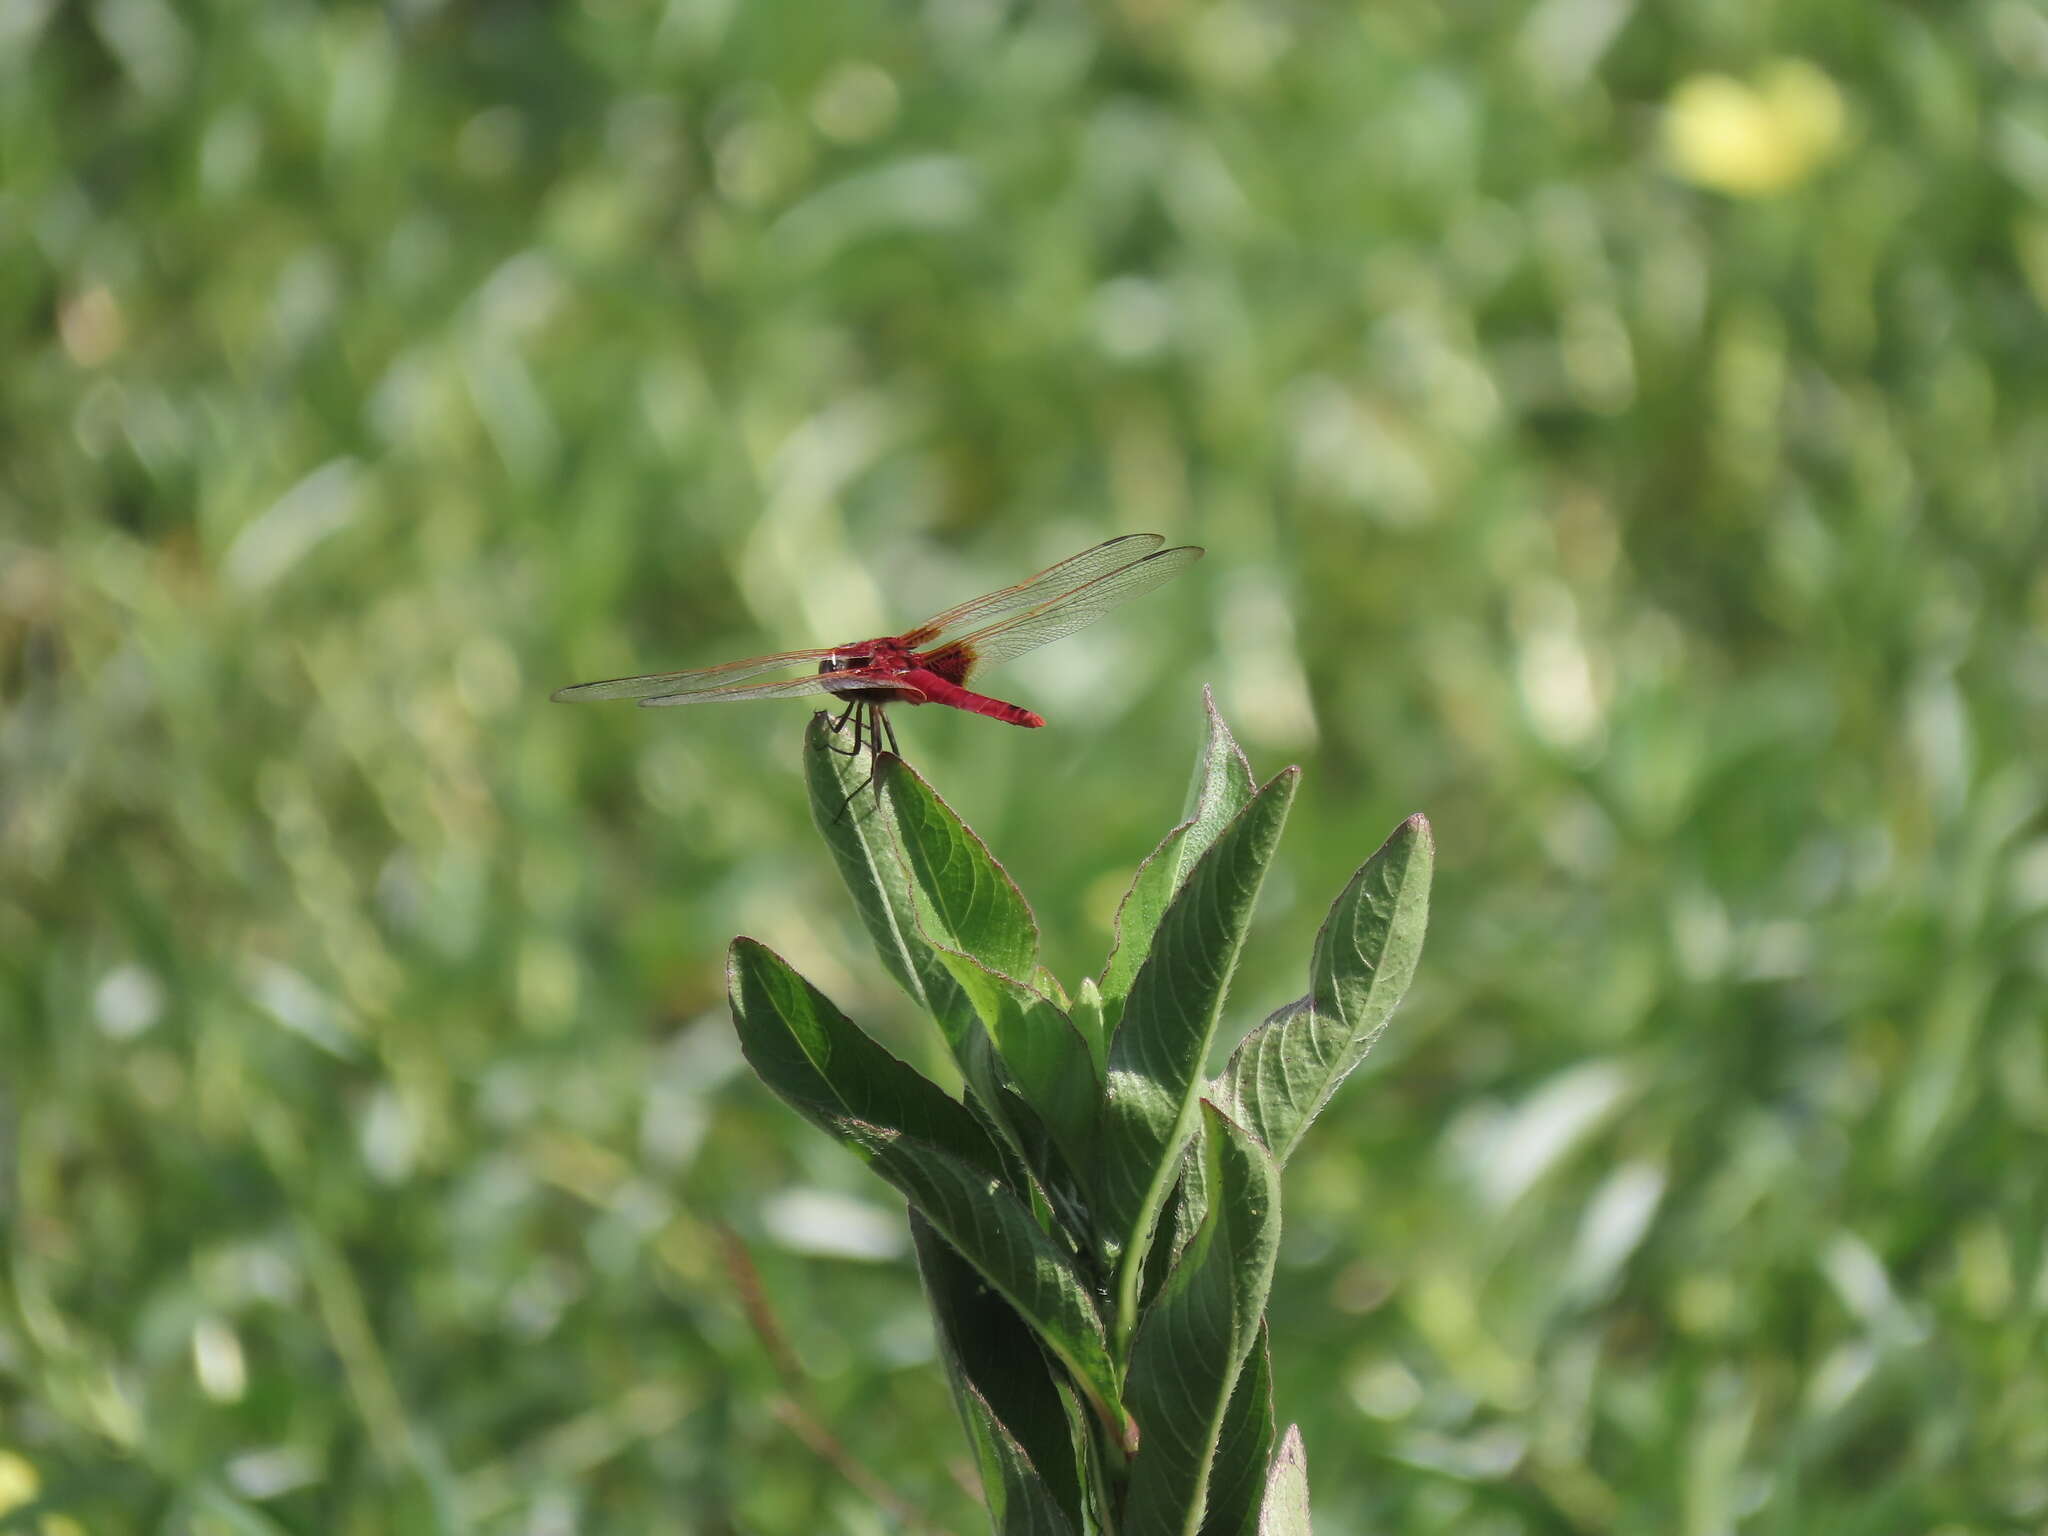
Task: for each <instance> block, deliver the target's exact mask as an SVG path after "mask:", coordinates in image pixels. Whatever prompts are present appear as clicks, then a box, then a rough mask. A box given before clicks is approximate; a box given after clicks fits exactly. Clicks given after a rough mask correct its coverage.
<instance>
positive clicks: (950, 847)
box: [876, 755, 1038, 981]
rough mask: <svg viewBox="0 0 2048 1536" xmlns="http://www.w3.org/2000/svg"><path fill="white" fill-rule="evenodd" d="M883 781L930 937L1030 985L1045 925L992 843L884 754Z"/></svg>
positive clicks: (886, 807)
mask: <svg viewBox="0 0 2048 1536" xmlns="http://www.w3.org/2000/svg"><path fill="white" fill-rule="evenodd" d="M876 781H877V783H878V784H879V785H880V788H881V813H882V815H883V816H884V817H885V818H886V819H887V820H888V821H889V823H890V828H891V830H892V831H893V833H894V834H895V836H896V840H897V842H898V843H899V844H900V845H901V846H902V848H903V852H904V854H905V856H906V857H907V858H908V860H909V864H910V873H911V881H912V889H913V891H914V892H915V894H916V896H917V898H918V904H917V918H918V926H919V928H920V929H921V930H922V931H923V933H924V935H925V937H927V938H928V939H930V940H931V941H932V942H933V943H934V944H939V945H943V946H944V947H945V948H947V949H954V950H958V951H959V952H960V953H961V954H964V955H972V956H973V957H974V958H975V959H976V960H977V961H979V962H980V963H981V964H982V965H984V966H986V967H987V968H988V969H990V970H992V971H994V972H996V973H997V974H998V975H1000V976H1007V977H1009V978H1011V979H1012V980H1013V981H1028V980H1029V979H1030V977H1031V974H1032V971H1033V969H1034V968H1035V967H1036V965H1037V963H1038V920H1037V919H1036V918H1034V917H1033V916H1032V915H1031V907H1030V904H1029V903H1027V902H1026V901H1025V900H1024V893H1023V892H1022V891H1020V890H1018V889H1017V885H1016V882H1015V881H1013V880H1012V879H1011V878H1010V876H1009V872H1008V871H1007V870H1005V869H1004V868H1003V866H1002V865H1000V864H998V863H997V862H996V859H995V855H994V854H992V853H990V852H989V851H988V844H986V843H984V842H983V841H982V840H981V839H980V838H979V837H976V836H975V835H974V833H973V832H971V831H969V830H968V828H967V824H966V823H965V822H963V821H962V820H961V819H960V818H959V817H958V816H957V815H955V814H954V811H953V808H952V807H951V806H949V805H947V804H946V802H945V801H943V800H941V799H940V798H939V796H938V793H937V791H935V790H934V789H933V788H932V787H931V785H929V784H927V783H926V782H925V781H924V780H923V779H922V778H920V777H919V776H918V773H917V770H916V769H914V768H912V767H911V766H910V765H909V764H908V763H906V762H904V761H903V759H902V758H900V757H894V756H889V755H884V756H883V757H882V759H881V767H880V769H879V770H878V771H877V775H876Z"/></svg>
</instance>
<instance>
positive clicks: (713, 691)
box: [554, 533, 1202, 753]
mask: <svg viewBox="0 0 2048 1536" xmlns="http://www.w3.org/2000/svg"><path fill="white" fill-rule="evenodd" d="M1165 542H1166V540H1165V539H1163V538H1161V537H1160V536H1159V535H1158V534H1156V533H1127V534H1125V535H1124V536H1123V537H1122V538H1120V539H1111V540H1110V541H1109V542H1108V543H1107V544H1098V545H1096V546H1095V547H1094V548H1093V549H1090V550H1084V551H1083V552H1082V553H1080V554H1078V555H1074V556H1072V557H1070V558H1068V559H1065V560H1062V561H1061V562H1060V563H1059V564H1058V565H1054V566H1048V567H1047V568H1046V569H1045V570H1042V571H1040V572H1039V573H1038V574H1037V575H1036V576H1033V577H1031V578H1030V579H1029V580H1027V581H1020V582H1018V583H1017V585H1016V586H1014V587H1005V588H1003V590H1002V591H1000V592H991V593H989V594H988V595H987V596H986V597H977V598H975V599H974V600H973V601H972V602H968V603H962V604H961V605H960V606H959V607H957V608H948V609H947V610H946V611H945V612H944V613H942V614H939V615H937V616H936V617H935V618H930V619H927V620H926V621H925V622H924V623H922V624H920V625H918V626H917V628H915V629H912V630H908V631H906V632H905V633H903V634H900V635H882V636H878V637H877V638H875V639H873V640H856V641H854V642H852V643H851V644H848V645H828V646H825V647H823V648H822V649H819V650H810V651H783V652H781V653H780V654H778V655H774V656H756V657H754V658H753V659H752V660H750V661H729V662H727V663H726V664H725V665H724V666H722V667H702V668H699V669H698V670H696V671H694V672H656V673H653V674H651V675H649V676H647V677H620V678H614V679H612V680H611V681H609V682H602V683H578V684H577V685H576V686H575V687H573V688H563V689H559V690H557V691H556V693H555V694H554V697H555V698H557V699H638V700H639V701H640V703H641V704H642V705H643V706H649V705H653V706H660V705H668V704H707V703H711V702H713V701H714V700H722V699H792V698H802V697H805V696H807V695H810V694H817V693H824V694H830V695H832V696H833V697H834V698H835V699H843V700H845V701H846V708H845V709H844V710H842V711H841V712H840V714H839V718H838V719H836V720H834V721H833V722H832V729H833V731H835V732H837V731H839V730H840V729H841V728H842V727H844V726H845V724H846V722H847V721H848V720H849V719H850V720H852V722H853V746H852V748H851V751H852V752H855V753H857V752H859V751H860V745H861V740H862V737H863V734H865V736H866V739H867V741H868V742H869V744H870V745H871V746H872V747H874V748H876V749H879V748H880V746H881V744H882V742H883V741H884V740H885V739H886V740H887V742H888V743H889V750H890V751H892V752H894V751H895V750H896V732H895V730H894V729H893V728H892V727H891V726H890V725H889V722H888V720H887V719H886V718H885V717H884V715H883V713H882V711H883V709H884V707H885V706H887V705H890V704H945V705H948V706H950V707H951V708H953V709H964V710H966V711H967V712H968V713H969V714H974V715H986V716H987V717H988V718H989V719H991V720H1001V721H1003V722H1004V723H1005V724H1008V725H1022V726H1028V727H1030V728H1032V729H1034V730H1035V729H1037V728H1038V727H1039V726H1041V725H1043V724H1045V720H1044V718H1043V717H1042V716H1040V715H1036V714H1033V713H1032V712H1031V711H1030V710H1028V709H1023V708H1020V707H1019V706H1017V705H1015V704H1006V703H1004V702H1003V701H1002V700H1001V699H992V698H990V697H989V696H988V695H987V694H982V693H971V692H969V691H968V689H967V688H966V686H965V684H966V682H967V680H968V678H970V677H972V676H973V675H974V674H976V673H977V672H979V671H980V670H981V669H982V668H983V667H988V666H993V665H995V664H996V663H997V662H999V661H1008V660H1009V659H1010V658H1011V657H1013V656H1021V655H1023V654H1024V653H1025V652H1026V651H1032V650H1036V649H1037V648H1038V647H1039V646H1041V645H1047V644H1050V643H1051V642H1052V641H1054V640H1059V639H1062V638H1064V637H1065V636H1067V635H1071V634H1072V633H1073V632H1074V631H1075V630H1077V629H1080V628H1081V627H1083V626H1084V625H1088V624H1093V623H1094V622H1095V621H1096V620H1097V619H1099V618H1101V617H1102V616H1103V615H1104V614H1105V613H1107V612H1109V610H1110V609H1112V608H1114V607H1116V606H1117V605H1118V604H1119V603H1124V602H1128V601H1130V599H1132V598H1134V597H1136V596H1138V595H1139V594H1140V593H1143V592H1149V591H1151V590H1152V589H1153V588H1154V587H1156V586H1158V585H1159V584H1160V583H1161V582H1163V581H1169V580H1171V579H1172V578H1173V577H1175V576H1178V575H1179V574H1180V573H1181V572H1182V571H1184V570H1186V569H1187V568H1188V567H1189V566H1191V565H1193V564H1194V563H1195V562H1196V561H1197V560H1199V559H1201V558H1202V550H1201V549H1200V547H1199V546H1197V545H1193V544H1183V545H1180V546H1178V547H1176V548H1173V549H1161V548H1160V547H1159V546H1160V545H1162V544H1164V543H1165ZM798 666H815V667H816V668H817V670H816V671H815V672H813V673H811V674H809V675H808V676H804V677H794V678H784V679H781V680H779V681H771V682H765V683H750V682H747V681H745V679H747V678H750V677H756V676H759V675H760V674H761V673H763V672H778V671H782V670H784V669H785V668H789V667H798Z"/></svg>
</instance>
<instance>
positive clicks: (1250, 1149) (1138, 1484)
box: [1120, 1103, 1280, 1536]
mask: <svg viewBox="0 0 2048 1536" xmlns="http://www.w3.org/2000/svg"><path fill="white" fill-rule="evenodd" d="M1201 1113H1202V1132H1201V1136H1202V1140H1201V1159H1202V1162H1203V1165H1204V1182H1205V1184H1206V1185H1207V1187H1208V1189H1209V1194H1210V1198H1209V1208H1208V1212H1207V1214H1206V1215H1205V1216H1204V1217H1203V1219H1202V1224H1201V1226H1200V1227H1198V1228H1197V1229H1196V1231H1195V1235H1194V1237H1193V1238H1192V1239H1190V1241H1189V1242H1188V1244H1187V1247H1186V1248H1185V1249H1184V1250H1183V1251H1182V1253H1181V1256H1180V1261H1179V1262H1178V1263H1177V1264H1175V1265H1174V1267H1173V1273H1172V1274H1171V1275H1170V1276H1169V1277H1168V1278H1167V1281H1166V1284H1165V1286H1164V1287H1163V1288H1162V1289H1161V1290H1160V1293H1159V1296H1158V1299H1157V1300H1155V1301H1154V1302H1153V1303H1152V1305H1151V1306H1150V1307H1148V1308H1147V1309H1146V1311H1145V1315H1144V1320H1143V1321H1142V1323H1140V1325H1139V1327H1138V1332H1137V1336H1136V1339H1135V1340H1134V1341H1133V1344H1132V1349H1131V1373H1130V1383H1129V1386H1128V1389H1127V1391H1126V1395H1125V1402H1126V1405H1127V1406H1128V1407H1129V1408H1130V1410H1131V1415H1132V1417H1133V1418H1135V1419H1136V1420H1137V1423H1138V1432H1139V1437H1140V1438H1139V1444H1138V1454H1137V1457H1136V1459H1135V1460H1134V1461H1133V1462H1132V1464H1131V1474H1130V1485H1129V1493H1128V1496H1127V1499H1126V1502H1125V1507H1124V1518H1123V1521H1122V1524H1121V1526H1120V1530H1121V1531H1122V1532H1124V1533H1125V1536H1195V1533H1196V1532H1197V1531H1199V1530H1200V1529H1201V1525H1202V1516H1203V1511H1204V1509H1205V1508H1206V1507H1207V1503H1208V1493H1209V1485H1210V1480H1211V1478H1212V1476H1213V1474H1214V1463H1215V1457H1216V1449H1217V1444H1218V1441H1219V1438H1220V1437H1221V1435H1222V1432H1223V1425H1224V1421H1225V1418H1226V1416H1227V1414H1228V1410H1229V1408H1230V1402H1231V1395H1232V1392H1231V1389H1232V1388H1233V1387H1234V1386H1235V1384H1236V1381H1237V1377H1238V1374H1239V1368H1240V1367H1241V1366H1242V1365H1243V1364H1244V1362H1245V1358H1246V1356H1247V1355H1248V1354H1250V1353H1251V1350H1252V1347H1253V1345H1254V1344H1255V1343H1256V1342H1257V1340H1258V1336H1259V1324H1260V1321H1261V1319H1262V1317H1263V1316H1264V1314H1265V1309H1266V1293H1267V1290H1268V1288H1269V1287H1270V1286H1271V1284H1272V1280H1273V1258H1274V1255H1275V1253H1276V1252H1277V1251H1278V1249H1279V1245H1280V1173H1279V1170H1278V1169H1277V1168H1276V1167H1275V1166H1274V1164H1273V1160H1272V1158H1271V1157H1269V1156H1268V1155H1267V1153H1266V1149H1265V1148H1264V1147H1262V1146H1260V1145H1259V1144H1258V1142H1257V1141H1256V1140H1255V1139H1254V1138H1253V1137H1252V1136H1251V1135H1250V1134H1249V1133H1247V1132H1246V1131H1244V1130H1243V1129H1241V1128H1240V1127H1238V1126H1236V1125H1234V1124H1232V1123H1231V1122H1230V1120H1228V1119H1227V1118H1226V1117H1225V1116H1224V1115H1223V1114H1222V1113H1221V1112H1220V1111H1219V1110H1217V1109H1216V1107H1215V1106H1214V1105H1211V1104H1207V1103H1204V1104H1203V1105H1202V1107H1201ZM1254 1390H1256V1388H1255V1389H1254ZM1251 1406H1252V1405H1249V1404H1248V1405H1247V1416H1248V1417H1249V1416H1250V1415H1249V1409H1250V1407H1251ZM1248 1439H1249V1441H1250V1442H1254V1443H1247V1441H1246V1440H1244V1439H1241V1440H1239V1441H1237V1442H1236V1443H1234V1444H1233V1447H1232V1449H1233V1451H1235V1452H1237V1453H1239V1454H1240V1455H1242V1454H1256V1453H1257V1451H1258V1447H1257V1445H1256V1443H1255V1442H1256V1441H1257V1439H1258V1437H1257V1436H1256V1435H1252V1436H1250V1437H1248ZM1257 1465H1258V1466H1259V1467H1261V1468H1262V1467H1263V1466H1264V1457H1263V1455H1259V1456H1258V1461H1257ZM1248 1476H1249V1477H1250V1478H1251V1480H1254V1481H1255V1480H1256V1477H1257V1474H1256V1472H1252V1473H1249V1474H1248V1473H1247V1469H1246V1468H1245V1467H1244V1466H1243V1465H1238V1464H1234V1465H1232V1466H1231V1467H1230V1468H1229V1469H1228V1471H1227V1474H1226V1476H1225V1479H1224V1481H1225V1483H1226V1484H1227V1485H1228V1486H1229V1487H1230V1489H1231V1493H1232V1498H1233V1499H1238V1498H1240V1496H1241V1492H1242V1490H1241V1485H1242V1484H1243V1483H1244V1482H1245V1481H1246V1480H1247V1477H1248Z"/></svg>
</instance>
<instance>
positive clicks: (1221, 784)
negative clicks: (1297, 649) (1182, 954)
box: [1099, 688, 1255, 1026]
mask: <svg viewBox="0 0 2048 1536" xmlns="http://www.w3.org/2000/svg"><path fill="white" fill-rule="evenodd" d="M1202 707H1203V709H1204V710H1205V711H1206V713H1207V715H1208V729H1207V731H1206V732H1204V734H1203V737H1202V750H1201V752H1200V754H1199V755H1198V756H1197V757H1196V759H1195V772H1194V778H1193V780H1192V781H1191V782H1190V783H1189V785H1188V797H1187V804H1186V805H1185V806H1184V807H1183V808H1182V810H1181V820H1180V824H1179V825H1178V826H1176V827H1175V828H1174V829H1173V830H1172V831H1171V832H1169V833H1167V834H1166V836H1165V837H1164V838H1162V839H1161V840H1160V843H1159V846H1158V847H1157V848H1155V849H1153V850H1152V852H1151V853H1150V854H1149V855H1148V856H1147V857H1146V859H1145V862H1144V863H1142V864H1140V865H1139V866H1138V872H1137V874H1136V875H1135V876H1134V877H1133V878H1132V880H1131V886H1130V889H1129V890H1128V891H1126V892H1125V893H1124V899H1123V903H1122V905H1121V906H1119V907H1118V908H1117V914H1116V941H1115V944H1114V947H1113V948H1112V949H1111V950H1110V956H1109V964H1108V965H1107V966H1106V967H1105V968H1104V970H1103V973H1102V980H1101V982H1100V983H1099V987H1100V991H1101V994H1102V999H1103V1012H1104V1017H1105V1018H1106V1019H1107V1020H1108V1022H1109V1024H1110V1025H1111V1026H1114V1024H1115V1022H1116V1019H1117V1017H1118V1015H1119V1014H1120V1013H1121V1012H1122V1010H1123V1005H1124V998H1125V997H1126V996H1128V995H1129V993H1130V990H1131V983H1132V981H1133V980H1134V979H1135V978H1136V976H1137V974H1138V968H1139V967H1140V966H1142V965H1143V964H1144V963H1145V956H1146V955H1147V954H1149V953H1150V952H1151V948H1152V936H1153V934H1154V933H1155V932H1156V931H1157V930H1158V927H1159V922H1160V919H1161V918H1163V917H1164V916H1165V915H1166V909H1167V906H1168V904H1169V903H1171V902H1172V900H1173V895H1174V892H1176V891H1178V890H1179V889H1180V887H1181V884H1182V882H1183V881H1185V880H1186V879H1187V877H1188V871H1190V870H1191V869H1193V868H1194V867H1195V862H1196V860H1198V859H1200V858H1201V856H1202V855H1203V854H1204V853H1206V852H1207V851H1208V849H1209V845H1210V844H1211V843H1213V842H1215V841H1216V839H1217V838H1218V837H1219V836H1220V835H1221V834H1222V832H1223V829H1224V828H1225V827H1226V826H1228V825H1229V824H1230V821H1231V818H1232V817H1234V816H1236V815H1237V813H1238V812H1239V811H1241V810H1243V809H1244V808H1245V807H1246V806H1247V805H1249V804H1250V803H1251V799H1252V795H1253V794H1254V793H1255V787H1254V783H1253V780H1252V770H1251V765H1250V764H1249V763H1247V762H1246V761H1245V757H1244V753H1243V752H1242V751H1241V750H1239V748H1238V745H1237V742H1236V740H1235V738H1233V737H1232V736H1231V734H1230V727H1229V726H1228V725H1226V724H1225V723H1224V720H1223V716H1222V714H1221V713H1220V712H1218V710H1217V708H1216V699H1215V696H1214V695H1213V694H1212V693H1211V692H1210V691H1209V690H1208V689H1207V688H1204V689H1203V690H1202Z"/></svg>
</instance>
